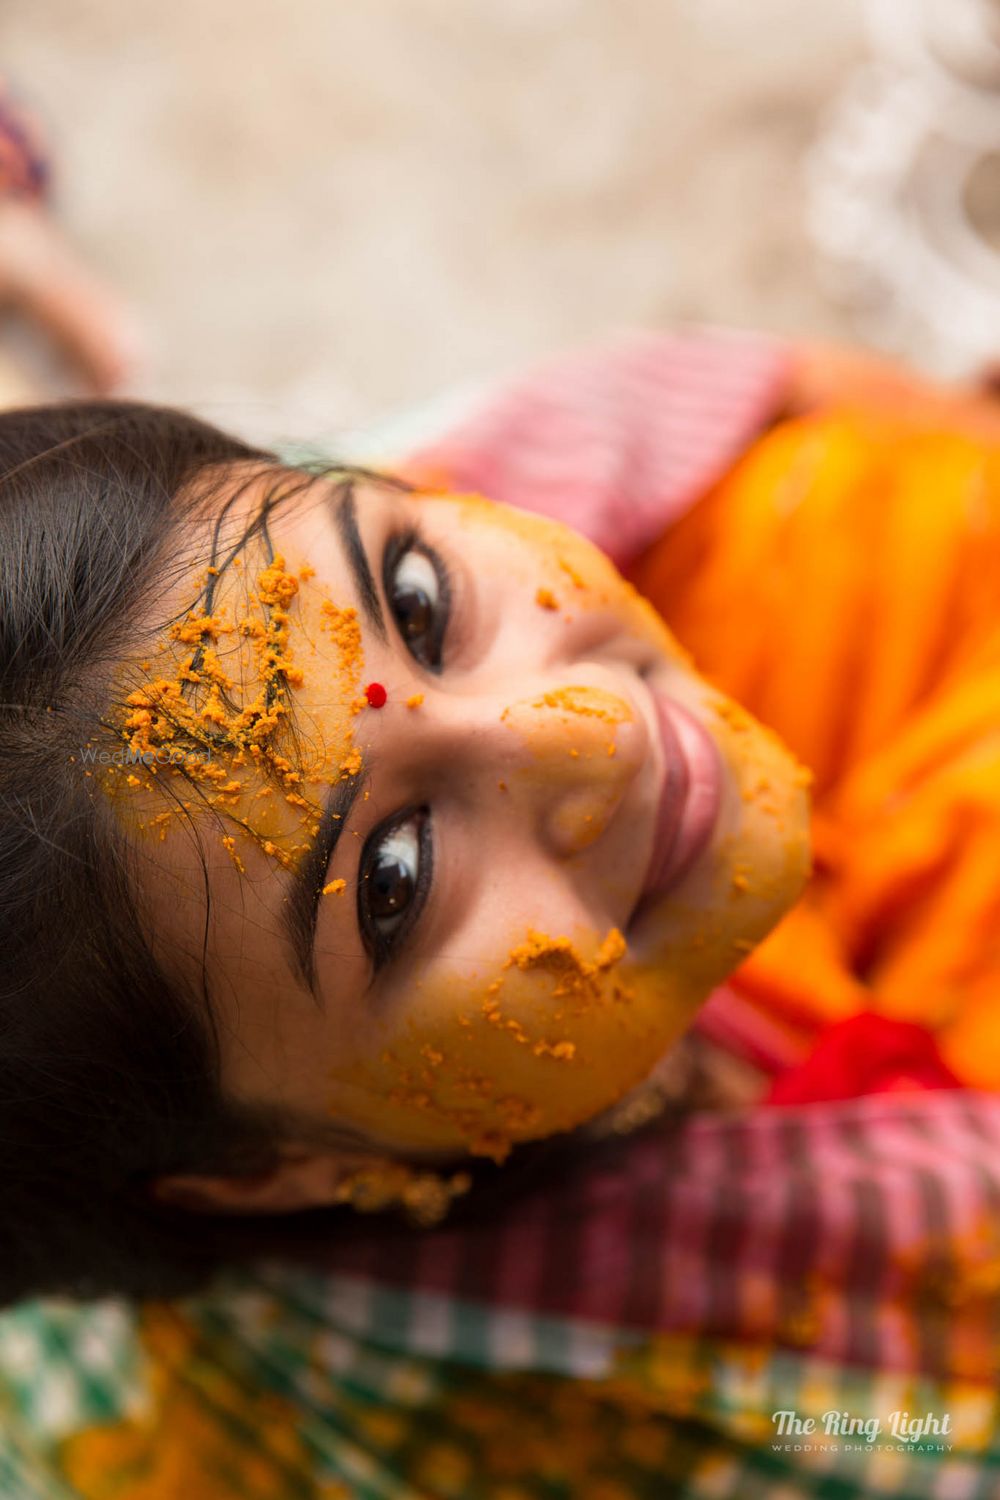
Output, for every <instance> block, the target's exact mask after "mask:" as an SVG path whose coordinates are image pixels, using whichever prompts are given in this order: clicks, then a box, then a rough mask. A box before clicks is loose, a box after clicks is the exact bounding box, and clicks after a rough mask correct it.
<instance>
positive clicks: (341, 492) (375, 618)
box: [330, 484, 388, 641]
mask: <svg viewBox="0 0 1000 1500" xmlns="http://www.w3.org/2000/svg"><path fill="white" fill-rule="evenodd" d="M330 503H331V507H332V512H333V522H334V525H335V527H336V529H337V535H338V536H339V537H340V541H341V545H342V546H343V549H344V557H345V559H346V561H347V565H348V567H349V568H350V570H351V576H352V577H353V579H354V587H355V588H356V589H357V591H358V598H359V599H360V600H361V608H362V609H363V610H364V613H365V618H366V619H367V621H368V623H369V625H370V626H371V627H372V629H373V630H374V631H375V634H376V635H377V636H378V638H379V640H381V641H385V640H387V639H388V632H387V631H386V628H385V615H384V614H383V613H382V600H381V598H380V596H379V591H378V586H377V585H376V583H375V579H374V577H373V576H372V570H371V568H370V567H369V566H368V555H367V553H366V552H365V548H364V543H363V542H362V540H361V532H360V531H359V530H358V507H357V503H356V501H355V499H354V486H353V485H352V484H347V485H343V486H342V487H340V488H338V489H336V490H334V492H333V494H332V495H331V496H330Z"/></svg>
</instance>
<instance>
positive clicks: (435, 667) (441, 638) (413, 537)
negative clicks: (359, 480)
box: [382, 524, 454, 673]
mask: <svg viewBox="0 0 1000 1500" xmlns="http://www.w3.org/2000/svg"><path fill="white" fill-rule="evenodd" d="M408 552H419V553H420V554H421V556H423V557H426V559H427V561H428V562H429V563H430V565H431V567H432V568H433V569H434V572H435V574H436V576H437V585H438V600H439V603H438V619H437V621H436V623H435V627H434V634H433V639H432V652H431V654H430V656H429V657H424V656H422V655H420V654H419V653H418V652H416V651H414V650H413V649H412V647H411V646H410V644H409V642H408V641H407V640H406V638H405V636H403V634H402V631H400V637H401V639H402V641H403V644H404V646H406V649H407V650H408V651H409V652H410V655H411V656H412V657H413V659H414V661H416V662H418V663H419V664H420V665H421V666H422V667H424V668H425V670H426V671H428V672H434V673H440V672H442V671H443V670H444V659H443V649H444V644H445V637H446V636H447V634H448V627H449V625H450V623H451V617H452V611H453V607H454V585H453V581H452V575H451V571H450V570H449V568H448V565H447V563H446V562H445V560H444V558H443V557H442V556H441V554H440V552H439V551H438V550H437V548H436V547H434V546H433V545H432V544H431V543H430V542H429V541H428V540H427V538H426V537H425V536H424V534H423V532H422V531H421V529H420V527H419V526H417V525H414V524H411V525H409V526H407V527H406V529H405V530H404V531H398V532H396V533H395V535H393V536H391V537H390V538H389V539H388V541H387V542H386V545H385V548H384V551H383V553H382V591H383V593H384V595H385V599H386V603H387V604H388V606H389V613H390V614H392V583H393V579H394V576H395V571H396V569H397V567H398V566H399V563H400V561H401V559H402V558H404V557H405V556H406V554H407V553H408ZM397 628H398V627H397Z"/></svg>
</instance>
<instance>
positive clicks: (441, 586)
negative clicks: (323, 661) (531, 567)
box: [357, 524, 453, 972]
mask: <svg viewBox="0 0 1000 1500" xmlns="http://www.w3.org/2000/svg"><path fill="white" fill-rule="evenodd" d="M409 552H418V553H420V555H421V556H423V557H426V559H427V561H428V562H429V563H430V565H431V567H432V568H433V569H434V573H435V576H436V579H437V587H438V600H437V607H436V611H435V615H436V617H435V620H434V623H433V627H432V631H431V639H430V647H429V649H428V650H426V651H418V650H416V649H415V648H414V646H413V644H412V643H411V642H410V641H409V640H407V638H406V637H405V635H403V632H402V629H401V627H400V626H399V622H398V620H397V622H396V623H397V628H398V629H399V633H400V638H401V639H402V641H403V644H404V646H405V647H406V649H407V650H408V651H409V653H410V655H411V656H412V657H413V658H414V660H415V661H417V662H418V663H419V664H420V665H421V666H422V667H424V668H425V670H427V671H429V672H435V673H439V672H441V671H442V670H443V669H444V657H443V651H444V644H445V637H446V635H447V632H448V626H449V622H450V620H451V614H452V603H453V588H452V580H451V574H450V572H449V569H448V567H447V564H446V563H445V561H444V559H443V558H442V556H441V554H440V553H439V552H438V551H437V549H436V548H435V547H433V546H432V545H431V543H430V542H429V541H428V540H427V538H426V537H425V536H424V535H423V533H422V532H421V530H420V528H419V526H416V525H412V524H411V525H409V526H407V527H406V528H405V530H403V531H399V532H396V533H395V534H394V535H393V536H391V537H390V538H389V539H388V541H387V542H386V544H385V547H384V549H383V553H382V591H383V594H384V596H385V600H386V603H387V605H388V609H389V613H390V614H393V613H394V612H393V607H392V599H393V592H394V589H393V585H394V582H395V576H396V571H397V569H398V567H399V564H400V562H401V560H402V559H403V558H404V557H405V556H406V555H407V553H409ZM414 819H416V820H418V831H417V873H416V880H415V882H414V889H413V896H412V899H411V901H410V903H409V905H408V907H407V908H406V910H405V912H404V913H403V915H402V916H401V918H400V920H399V922H398V924H397V925H395V926H393V927H392V929H391V931H389V932H388V933H387V932H385V931H384V930H380V929H379V927H378V926H377V925H376V923H375V922H374V921H373V920H372V917H371V914H370V912H369V911H368V903H367V901H366V893H367V888H368V882H369V880H370V879H371V876H372V874H373V873H374V871H375V869H376V867H377V862H378V856H379V852H380V850H381V848H382V846H383V845H384V844H385V843H386V842H387V841H388V839H389V837H390V836H391V835H392V833H393V832H395V831H397V830H398V829H401V828H404V827H405V826H406V825H407V824H408V823H409V822H411V821H412V820H414ZM433 876H434V843H433V838H432V833H431V814H430V809H429V808H426V807H420V808H412V807H411V808H408V809H407V810H406V811H405V812H402V813H396V814H394V815H393V816H392V817H391V818H389V819H387V820H386V821H385V822H383V823H380V824H379V825H378V827H377V828H374V829H373V830H372V832H371V833H370V834H369V836H368V838H367V839H366V840H365V845H364V848H363V849H362V851H361V859H360V862H359V865H358V893H357V913H358V930H359V932H360V933H361V940H362V942H363V943H364V945H365V948H366V949H367V951H368V954H369V956H370V958H371V961H372V966H373V968H374V969H375V970H376V972H377V971H378V970H379V969H381V968H383V967H384V966H385V965H386V964H388V963H389V962H390V961H391V960H392V958H393V957H394V956H395V955H396V953H397V952H398V951H399V950H400V949H401V948H402V946H403V944H404V943H405V941H406V939H407V937H408V936H409V934H410V932H411V931H412V929H413V927H414V926H415V925H416V923H417V921H418V919H419V917H420V914H421V912H422V911H423V909H424V906H425V904H426V901H427V896H428V894H429V892H430V889H431V884H432V881H433Z"/></svg>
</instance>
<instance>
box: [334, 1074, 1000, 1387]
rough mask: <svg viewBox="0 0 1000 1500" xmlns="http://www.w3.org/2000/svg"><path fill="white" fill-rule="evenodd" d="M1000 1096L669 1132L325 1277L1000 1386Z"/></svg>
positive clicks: (745, 1118)
mask: <svg viewBox="0 0 1000 1500" xmlns="http://www.w3.org/2000/svg"><path fill="white" fill-rule="evenodd" d="M998 1161H1000V1099H998V1098H997V1097H995V1096H992V1095H984V1094H969V1093H965V1092H963V1091H959V1090H956V1091H942V1092H937V1093H925V1094H919V1093H918V1094H911V1095H884V1094H883V1095H880V1096H869V1097H867V1098H863V1099H852V1100H845V1101H842V1102H839V1103H834V1104H816V1105H810V1106H805V1107H800V1108H785V1109H756V1110H751V1111H749V1112H747V1113H742V1114H735V1113H732V1114H701V1115H694V1116H691V1117H689V1118H688V1119H687V1120H685V1121H683V1122H681V1123H679V1124H673V1125H672V1124H671V1123H670V1122H669V1121H667V1120H664V1121H661V1122H660V1123H659V1124H658V1125H657V1126H656V1127H655V1128H653V1129H652V1130H651V1131H650V1132H649V1133H647V1134H643V1135H642V1136H638V1137H636V1138H635V1139H634V1140H632V1141H629V1142H622V1143H619V1144H618V1146H617V1148H616V1149H615V1150H614V1151H613V1152H609V1153H608V1154H607V1155H605V1156H604V1157H603V1159H602V1157H601V1156H600V1154H599V1153H598V1155H597V1158H596V1160H591V1161H588V1162H587V1163H585V1164H583V1165H578V1167H577V1168H576V1170H570V1171H567V1172H566V1173H565V1174H564V1176H563V1177H562V1178H561V1179H559V1180H550V1181H548V1182H547V1183H546V1185H545V1186H544V1187H542V1188H536V1189H534V1190H531V1191H529V1192H527V1193H526V1194H525V1195H524V1196H523V1197H522V1198H520V1199H517V1200H515V1201H514V1202H513V1203H507V1204H505V1207H504V1213H503V1218H502V1220H501V1221H500V1222H499V1224H498V1222H497V1219H496V1217H495V1216H494V1215H490V1216H488V1217H487V1218H484V1219H480V1220H478V1221H476V1222H473V1223H471V1224H466V1225H461V1224H456V1225H454V1226H452V1227H448V1226H445V1227H443V1228H441V1229H438V1230H433V1231H429V1232H428V1233H427V1235H426V1237H425V1238H424V1239H423V1240H422V1243H421V1246H420V1253H419V1255H418V1256H413V1255H412V1254H411V1253H396V1254H393V1255H390V1256H387V1254H386V1241H385V1237H384V1235H382V1234H380V1233H379V1231H378V1229H377V1227H376V1228H374V1229H373V1230H372V1231H371V1233H370V1235H369V1234H365V1233H361V1234H360V1235H359V1236H352V1239H351V1242H350V1244H349V1245H338V1244H336V1243H334V1244H331V1247H330V1251H329V1257H328V1259H327V1261H326V1268H327V1269H328V1270H329V1271H332V1272H334V1273H336V1274H339V1275H346V1276H351V1277H357V1278H360V1279H361V1280H362V1281H367V1280H369V1279H371V1280H373V1281H376V1282H378V1283H379V1284H381V1285H395V1286H397V1287H400V1288H405V1289H406V1290H408V1291H411V1292H415V1291H423V1292H433V1293H439V1294H443V1295H446V1296H452V1297H455V1296H457V1297H459V1298H460V1299H462V1300H463V1301H466V1302H468V1303H472V1304H479V1305H488V1306H489V1307H490V1308H491V1309H492V1310H493V1311H500V1310H503V1309H507V1310H510V1311H519V1312H522V1313H526V1314H535V1315H548V1316H552V1317H570V1318H572V1319H574V1320H575V1321H576V1322H577V1323H579V1324H580V1325H585V1324H590V1325H592V1326H594V1327H607V1328H616V1329H620V1330H627V1329H629V1328H632V1329H636V1330H642V1331H643V1332H646V1333H650V1332H661V1333H668V1334H681V1335H694V1336H699V1337H709V1338H719V1339H723V1340H727V1341H728V1340H735V1341H737V1342H741V1343H745V1344H749V1345H758V1346H764V1347H766V1348H769V1349H775V1348H782V1347H785V1348H789V1349H795V1348H801V1347H808V1348H809V1349H810V1351H811V1352H812V1353H813V1354H815V1355H817V1356H819V1357H820V1358H823V1359H829V1360H832V1361H835V1362H837V1363H841V1364H847V1365H856V1366H858V1367H861V1368H866V1369H881V1370H897V1371H910V1372H913V1373H916V1372H918V1371H922V1372H924V1373H926V1374H933V1375H936V1376H944V1375H947V1374H948V1373H949V1372H952V1373H953V1372H954V1370H955V1369H956V1368H957V1367H958V1366H959V1364H960V1365H961V1367H962V1368H963V1369H964V1371H965V1373H966V1374H967V1375H968V1376H969V1377H970V1378H972V1379H990V1378H992V1376H993V1373H994V1371H995V1348H994V1342H993V1340H994V1336H995V1335H994V1327H995V1322H994V1320H995V1317H996V1290H995V1288H996V1278H997V1274H998V1265H1000V1262H998V1251H1000V1239H998V1231H1000V1218H998V1213H1000V1210H998V1204H1000V1176H998V1172H997V1162H998Z"/></svg>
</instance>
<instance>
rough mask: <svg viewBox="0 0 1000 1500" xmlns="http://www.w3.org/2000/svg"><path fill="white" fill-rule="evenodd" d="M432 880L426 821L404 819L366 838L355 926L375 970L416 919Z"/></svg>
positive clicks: (415, 816)
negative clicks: (356, 923)
mask: <svg viewBox="0 0 1000 1500" xmlns="http://www.w3.org/2000/svg"><path fill="white" fill-rule="evenodd" d="M430 878H431V841H430V819H429V818H428V816H427V813H426V811H424V810H421V811H420V812H417V813H412V812H411V813H409V814H407V815H406V817H405V818H404V819H402V820H399V821H397V822H395V823H394V824H392V825H391V826H390V827H388V828H386V827H385V826H384V825H383V826H382V828H377V829H375V831H374V832H373V833H372V834H371V835H370V837H369V839H368V842H367V843H366V844H365V848H364V852H363V853H362V856H361V868H360V871H359V878H358V925H359V927H360V929H361V935H362V937H363V938H364V940H365V942H366V944H367V946H368V947H369V949H370V951H371V953H372V956H373V958H374V960H375V964H376V967H378V966H379V965H380V964H381V963H384V962H385V961H386V960H387V959H388V958H390V957H391V956H392V953H393V951H394V950H395V948H396V947H397V945H398V944H399V943H400V942H401V941H402V939H403V937H404V936H405V934H406V932H408V931H409V929H410V927H411V926H412V925H413V923H414V922H415V921H416V919H417V917H418V916H419V915H420V909H421V907H422V906H423V903H424V900H425V898H426V894H427V890H428V888H429V886H430Z"/></svg>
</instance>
